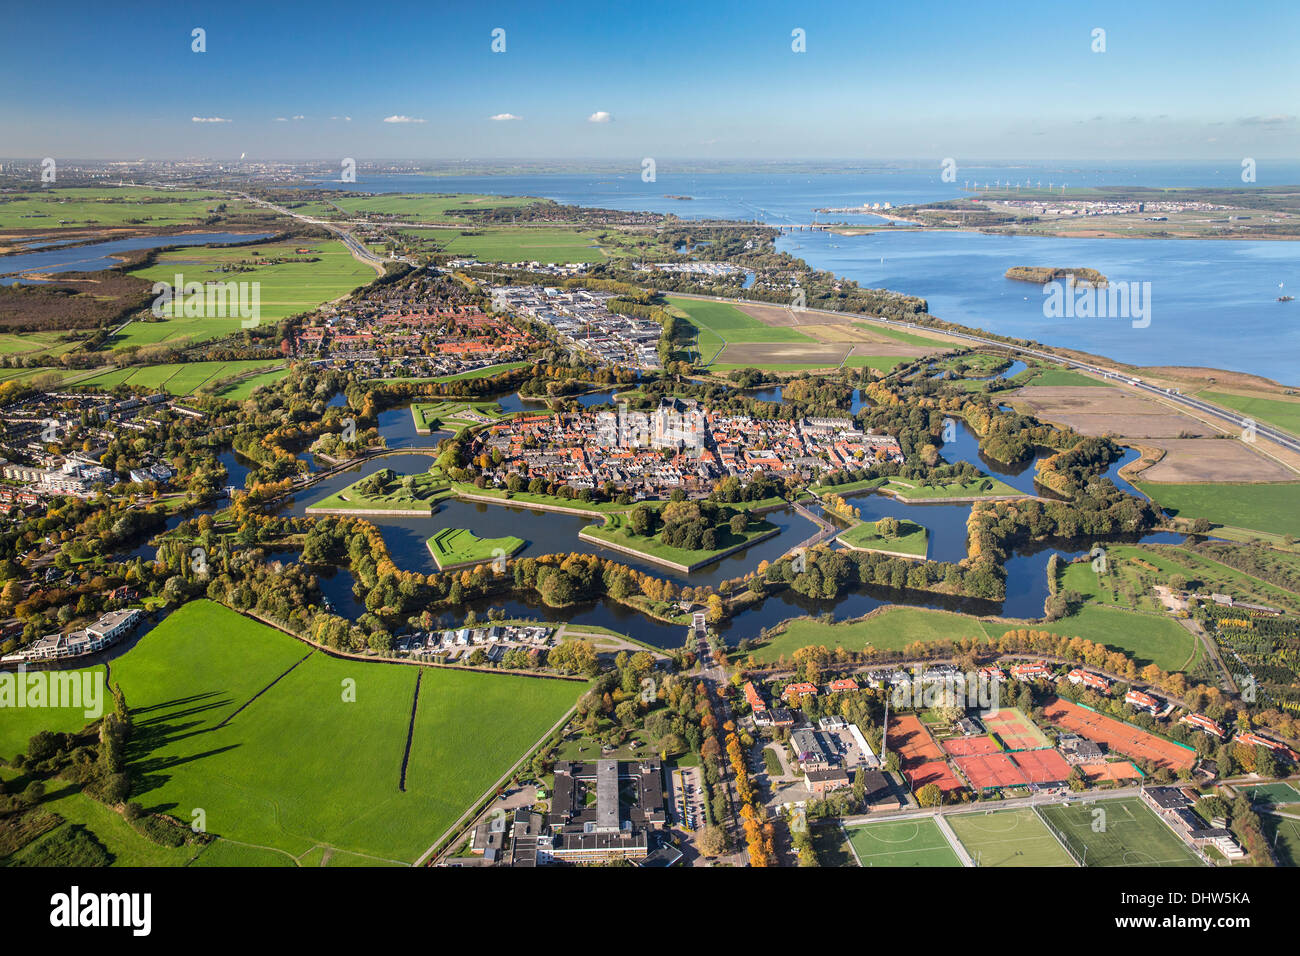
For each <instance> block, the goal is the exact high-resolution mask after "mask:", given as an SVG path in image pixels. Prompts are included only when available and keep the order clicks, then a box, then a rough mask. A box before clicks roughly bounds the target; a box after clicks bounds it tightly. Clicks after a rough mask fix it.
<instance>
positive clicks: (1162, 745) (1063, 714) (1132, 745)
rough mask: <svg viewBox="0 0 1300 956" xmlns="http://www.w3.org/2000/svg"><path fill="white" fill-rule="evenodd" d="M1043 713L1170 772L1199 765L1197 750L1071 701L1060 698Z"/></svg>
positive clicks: (1100, 742)
mask: <svg viewBox="0 0 1300 956" xmlns="http://www.w3.org/2000/svg"><path fill="white" fill-rule="evenodd" d="M1043 712H1044V713H1045V714H1046V715H1047V717H1048V719H1049V720H1051V721H1052V722H1053V723H1055V724H1059V725H1060V726H1062V727H1064V728H1065V729H1067V730H1072V731H1074V732H1075V733H1077V734H1080V735H1082V736H1084V737H1087V738H1088V739H1089V740H1092V741H1095V742H1096V743H1099V744H1105V745H1106V746H1107V747H1109V748H1110V749H1111V750H1114V751H1118V752H1119V753H1122V754H1124V755H1125V756H1126V757H1136V758H1137V759H1139V760H1146V761H1148V762H1150V763H1152V764H1154V765H1155V766H1157V767H1168V768H1169V769H1170V770H1182V769H1184V768H1186V769H1191V768H1192V767H1193V766H1194V765H1195V764H1196V751H1194V750H1192V749H1190V748H1187V747H1182V746H1179V745H1178V744H1176V743H1174V742H1173V741H1172V740H1165V739H1164V738H1163V737H1157V736H1156V735H1155V734H1149V733H1147V732H1146V731H1145V730H1142V729H1140V728H1138V727H1134V726H1133V725H1132V724H1126V723H1124V722H1123V721H1122V720H1115V719H1114V718H1111V717H1105V716H1103V715H1101V714H1099V713H1097V712H1096V711H1092V710H1089V709H1088V708H1086V707H1080V706H1078V705H1077V704H1072V703H1070V702H1069V701H1068V700H1061V699H1060V698H1059V697H1058V698H1057V699H1056V700H1054V701H1052V702H1051V703H1050V704H1048V705H1047V706H1046V707H1044V708H1043Z"/></svg>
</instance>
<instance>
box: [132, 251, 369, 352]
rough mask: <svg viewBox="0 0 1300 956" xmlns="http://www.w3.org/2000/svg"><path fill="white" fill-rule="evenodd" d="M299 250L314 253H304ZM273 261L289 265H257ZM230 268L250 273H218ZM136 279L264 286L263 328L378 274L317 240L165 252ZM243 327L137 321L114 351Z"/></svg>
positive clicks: (223, 321)
mask: <svg viewBox="0 0 1300 956" xmlns="http://www.w3.org/2000/svg"><path fill="white" fill-rule="evenodd" d="M298 249H307V250H309V251H308V252H305V253H299V252H297V250H298ZM268 259H284V260H286V261H284V262H278V263H275V264H268V265H257V264H256V263H257V262H259V261H265V260H268ZM309 260H316V261H309ZM231 267H238V268H239V269H241V270H242V269H244V268H247V271H233V272H231V271H227V272H223V271H218V270H221V269H223V268H231ZM132 275H136V276H139V277H140V278H142V279H147V280H148V281H150V282H174V281H175V277H176V276H177V275H181V276H183V277H184V281H185V282H232V281H234V282H257V283H260V304H261V318H260V322H261V324H262V325H274V323H276V322H278V321H279V320H280V319H283V318H285V317H286V316H290V315H296V314H297V313H299V312H307V311H310V310H311V309H314V308H316V307H317V306H318V305H321V304H322V303H324V302H329V301H332V300H333V299H337V298H339V297H340V296H343V295H346V294H347V293H349V292H351V291H352V290H353V289H356V288H357V287H359V286H362V285H365V284H366V283H368V282H370V281H371V280H373V279H374V278H375V271H374V270H373V269H372V268H370V267H369V266H366V265H362V264H361V263H360V262H358V261H357V260H356V259H354V258H352V254H351V253H349V252H348V251H347V247H345V246H344V245H343V243H341V242H338V241H335V240H317V241H315V242H311V243H309V244H307V245H303V244H302V243H301V242H300V241H299V242H293V241H290V242H283V243H260V244H257V245H253V246H238V247H220V246H210V247H204V246H191V247H189V248H186V249H176V250H173V251H171V252H165V253H163V254H162V255H160V256H159V257H158V259H157V261H156V262H155V263H154V264H153V265H151V266H148V267H147V268H144V269H137V270H135V271H134V272H133V273H132ZM241 321H242V320H241V319H240V318H239V317H238V316H235V317H230V318H166V319H161V320H154V319H151V320H150V321H147V322H143V321H134V322H130V323H129V324H127V325H126V326H125V327H124V328H123V329H122V330H121V331H120V332H119V333H118V334H117V335H116V336H115V337H114V338H113V340H112V342H113V345H114V346H115V347H121V346H125V345H153V344H156V343H160V342H165V343H168V344H180V343H181V342H184V341H189V342H202V341H206V340H208V339H213V338H217V337H220V336H223V335H228V334H230V333H231V332H237V331H239V330H240V328H241Z"/></svg>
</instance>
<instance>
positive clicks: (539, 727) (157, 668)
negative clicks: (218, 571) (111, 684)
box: [113, 601, 585, 863]
mask: <svg viewBox="0 0 1300 956" xmlns="http://www.w3.org/2000/svg"><path fill="white" fill-rule="evenodd" d="M309 651H310V648H307V647H306V646H304V645H302V644H300V643H298V642H297V641H295V640H293V639H292V638H290V637H288V636H287V635H284V634H282V633H280V632H279V631H276V630H274V629H273V628H269V627H266V626H264V625H261V624H258V623H256V622H253V621H249V620H248V619H246V618H243V617H242V616H240V615H238V614H236V613H235V612H233V611H230V610H228V609H226V608H223V607H221V606H219V605H215V604H212V603H210V602H207V601H197V602H192V603H191V604H188V605H186V606H185V607H183V608H181V609H180V610H178V611H176V612H175V613H173V614H172V615H171V617H169V618H168V619H167V620H166V621H164V622H163V623H162V624H160V625H159V626H158V627H157V628H155V629H154V631H153V632H151V633H150V634H148V635H147V636H146V637H145V638H143V639H142V640H141V641H140V643H139V644H138V645H136V647H134V648H133V649H132V650H131V651H130V652H128V653H127V654H126V655H124V656H123V657H122V658H120V659H119V660H118V661H116V662H115V663H114V665H113V673H114V677H115V679H117V680H120V682H121V686H122V688H123V690H124V692H125V694H126V698H127V701H128V703H129V705H130V706H131V709H132V713H133V717H134V720H135V722H136V728H137V730H136V737H135V739H134V740H133V742H132V747H131V753H130V759H131V764H132V769H133V771H134V772H135V773H137V774H139V775H140V776H141V777H142V783H141V784H140V785H139V787H138V792H137V793H136V794H135V796H134V798H135V799H136V800H138V801H139V802H141V803H142V804H143V805H144V806H146V808H149V809H161V810H165V811H167V812H170V813H173V814H174V815H176V816H178V817H180V818H182V819H186V820H188V819H189V818H190V813H191V811H192V809H193V808H202V809H203V810H204V811H205V814H206V817H207V826H208V830H209V832H211V833H214V834H217V835H219V836H223V837H228V838H230V839H232V840H237V841H240V842H244V843H250V844H254V845H256V846H260V847H270V848H274V849H279V850H284V851H286V852H288V853H290V854H292V855H293V856H295V857H297V856H302V855H303V854H306V853H308V851H311V850H312V849H313V848H314V847H316V846H318V845H319V846H325V847H330V848H337V849H339V850H343V851H346V852H350V853H356V854H363V855H366V856H370V857H377V858H379V860H380V861H391V862H401V863H410V862H413V861H414V860H415V859H416V857H418V856H419V855H420V853H422V852H423V851H424V850H425V849H426V848H428V847H429V846H430V845H432V843H433V842H434V841H435V840H436V839H437V838H438V837H440V836H441V835H442V833H443V832H444V831H445V830H446V829H447V827H448V826H450V824H451V823H452V822H453V821H454V820H455V818H456V817H457V816H459V815H460V813H462V812H463V811H464V810H466V809H467V808H468V807H469V805H470V804H471V803H472V802H473V801H474V799H475V798H477V797H478V796H479V795H480V794H481V793H482V792H483V791H484V790H485V789H486V788H487V787H488V786H489V785H490V784H491V783H492V782H493V781H494V780H496V778H497V777H499V776H500V775H501V774H502V773H503V772H504V771H505V770H506V769H507V768H508V767H509V765H510V764H511V763H513V762H514V761H515V760H516V759H518V758H519V757H521V756H522V755H523V754H524V753H525V752H526V751H527V749H528V748H529V747H530V746H531V745H532V744H533V743H534V742H535V741H536V740H537V739H538V738H539V737H540V736H541V735H542V734H543V733H544V732H545V731H546V730H547V729H548V728H549V727H550V726H551V725H552V724H553V723H554V722H555V721H556V720H558V719H559V717H560V716H561V715H562V714H563V713H564V712H565V711H566V710H567V709H568V708H569V707H570V706H571V705H572V704H573V702H574V701H575V700H576V699H577V697H578V695H579V694H580V693H581V692H582V691H583V690H584V689H585V685H584V684H582V683H578V682H566V681H553V680H539V679H530V678H522V677H513V676H509V675H496V674H480V673H473V672H468V671H454V670H442V669H420V668H416V667H411V666H405V665H400V664H383V663H366V662H361V661H351V660H343V659H338V658H332V657H328V656H327V655H325V654H322V653H320V652H312V653H310V655H309V656H307V655H308V652H309ZM304 656H306V659H305V660H303V658H304ZM299 661H301V663H296V662H299ZM417 673H421V678H420V693H419V703H418V708H417V710H416V713H415V725H414V732H413V735H412V738H411V753H410V762H409V764H408V766H407V772H406V780H405V791H403V790H401V789H399V781H400V779H401V767H402V755H403V752H404V750H405V748H406V742H407V735H408V732H410V729H411V714H412V700H413V695H414V693H415V690H416V675H417ZM259 692H261V693H260V694H259ZM349 694H351V695H352V696H353V697H354V699H348V697H349ZM241 707H243V708H244V709H242V710H240V708H241ZM236 711H239V712H238V714H235V712H236ZM232 715H233V716H232ZM227 718H230V722H229V723H227V724H225V725H224V726H222V725H221V722H222V721H223V720H225V719H227Z"/></svg>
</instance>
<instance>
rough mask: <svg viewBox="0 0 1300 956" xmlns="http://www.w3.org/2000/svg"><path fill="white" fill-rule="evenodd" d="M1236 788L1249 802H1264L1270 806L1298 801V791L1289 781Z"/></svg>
mask: <svg viewBox="0 0 1300 956" xmlns="http://www.w3.org/2000/svg"><path fill="white" fill-rule="evenodd" d="M1238 789H1239V790H1241V791H1242V792H1243V793H1245V794H1246V796H1248V797H1249V798H1250V802H1251V803H1265V804H1268V805H1270V806H1272V805H1275V804H1278V805H1280V804H1285V803H1300V791H1297V790H1296V788H1295V787H1293V786H1291V784H1289V783H1256V784H1251V785H1250V786H1247V787H1239V788H1238Z"/></svg>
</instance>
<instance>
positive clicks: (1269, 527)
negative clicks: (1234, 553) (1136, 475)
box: [1135, 481, 1300, 536]
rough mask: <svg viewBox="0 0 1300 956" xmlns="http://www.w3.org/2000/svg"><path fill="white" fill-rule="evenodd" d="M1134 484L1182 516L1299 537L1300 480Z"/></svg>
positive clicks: (1157, 501) (1161, 505)
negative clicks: (1244, 482) (1242, 482)
mask: <svg viewBox="0 0 1300 956" xmlns="http://www.w3.org/2000/svg"><path fill="white" fill-rule="evenodd" d="M1135 484H1136V485H1137V487H1138V489H1139V490H1141V492H1142V493H1143V494H1144V495H1146V496H1147V497H1149V498H1151V500H1152V501H1154V502H1156V504H1158V505H1160V507H1162V508H1164V509H1165V510H1167V511H1171V512H1173V513H1174V515H1175V516H1177V517H1179V518H1208V519H1209V520H1210V521H1211V522H1213V523H1214V524H1222V525H1228V526H1230V527H1235V528H1250V529H1254V530H1257V531H1271V532H1277V533H1281V534H1293V535H1297V536H1300V507H1297V504H1300V482H1295V481H1288V482H1279V483H1272V484H1256V485H1238V484H1197V485H1183V484H1178V485H1174V484H1157V483H1155V482H1150V481H1142V482H1135Z"/></svg>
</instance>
